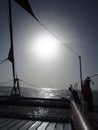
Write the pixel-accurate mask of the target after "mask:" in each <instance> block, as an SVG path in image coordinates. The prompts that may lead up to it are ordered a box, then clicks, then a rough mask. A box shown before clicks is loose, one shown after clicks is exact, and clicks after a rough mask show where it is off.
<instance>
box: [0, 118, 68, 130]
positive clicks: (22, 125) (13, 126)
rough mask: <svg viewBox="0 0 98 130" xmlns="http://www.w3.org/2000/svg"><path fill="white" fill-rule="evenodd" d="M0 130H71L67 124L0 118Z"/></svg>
mask: <svg viewBox="0 0 98 130" xmlns="http://www.w3.org/2000/svg"><path fill="white" fill-rule="evenodd" d="M0 130H71V125H70V124H68V123H56V122H54V123H51V122H42V121H32V120H20V119H12V118H0Z"/></svg>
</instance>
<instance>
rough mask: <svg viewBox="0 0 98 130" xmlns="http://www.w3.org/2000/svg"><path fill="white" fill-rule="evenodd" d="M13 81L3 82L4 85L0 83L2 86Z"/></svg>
mask: <svg viewBox="0 0 98 130" xmlns="http://www.w3.org/2000/svg"><path fill="white" fill-rule="evenodd" d="M12 81H13V80H10V81H6V82H2V83H0V85H2V84H6V83H9V82H12Z"/></svg>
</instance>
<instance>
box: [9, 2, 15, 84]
mask: <svg viewBox="0 0 98 130" xmlns="http://www.w3.org/2000/svg"><path fill="white" fill-rule="evenodd" d="M11 12H12V10H11V0H9V29H10V43H11V50H10V51H12V55H13V61H12V70H13V80H14V86H15V60H14V48H13V28H12V13H11Z"/></svg>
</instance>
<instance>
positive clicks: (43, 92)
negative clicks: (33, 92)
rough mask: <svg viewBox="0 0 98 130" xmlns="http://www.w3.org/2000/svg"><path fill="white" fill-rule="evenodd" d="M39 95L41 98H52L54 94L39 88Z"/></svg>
mask: <svg viewBox="0 0 98 130" xmlns="http://www.w3.org/2000/svg"><path fill="white" fill-rule="evenodd" d="M39 96H41V97H43V98H53V97H54V96H55V94H53V92H51V91H46V90H43V89H42V90H41V91H40V92H39Z"/></svg>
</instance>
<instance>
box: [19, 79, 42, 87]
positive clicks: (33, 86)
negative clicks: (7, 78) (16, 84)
mask: <svg viewBox="0 0 98 130" xmlns="http://www.w3.org/2000/svg"><path fill="white" fill-rule="evenodd" d="M19 80H20V81H21V82H23V83H25V84H27V85H30V86H33V87H34V88H36V87H37V88H38V89H41V88H40V87H38V86H36V85H34V84H32V83H28V82H26V81H24V80H21V79H19Z"/></svg>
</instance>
